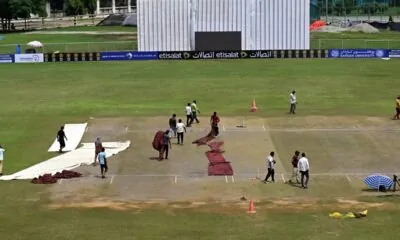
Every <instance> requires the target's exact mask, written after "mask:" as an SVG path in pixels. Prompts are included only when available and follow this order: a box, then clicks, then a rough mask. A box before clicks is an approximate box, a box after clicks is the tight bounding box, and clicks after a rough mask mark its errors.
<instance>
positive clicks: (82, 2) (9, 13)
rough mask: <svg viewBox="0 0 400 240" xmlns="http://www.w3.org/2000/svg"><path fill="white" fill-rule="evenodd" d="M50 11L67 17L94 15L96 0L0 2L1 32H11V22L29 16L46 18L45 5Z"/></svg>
mask: <svg viewBox="0 0 400 240" xmlns="http://www.w3.org/2000/svg"><path fill="white" fill-rule="evenodd" d="M48 2H49V3H50V6H51V9H60V10H62V11H63V12H64V13H65V14H66V15H67V16H76V15H83V14H94V13H95V11H96V0H65V1H64V0H0V21H1V27H2V30H3V31H10V30H12V24H11V20H12V19H16V20H20V19H21V20H26V19H29V18H30V17H31V15H38V16H39V17H42V18H45V17H49V16H47V12H46V4H47V3H48Z"/></svg>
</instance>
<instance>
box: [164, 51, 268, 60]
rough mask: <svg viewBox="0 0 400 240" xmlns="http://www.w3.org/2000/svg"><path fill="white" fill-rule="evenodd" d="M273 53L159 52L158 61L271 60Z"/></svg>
mask: <svg viewBox="0 0 400 240" xmlns="http://www.w3.org/2000/svg"><path fill="white" fill-rule="evenodd" d="M273 57H274V56H273V51H269V50H264V51H262V50H260V51H191V52H159V54H158V58H159V59H160V60H195V59H239V58H273Z"/></svg>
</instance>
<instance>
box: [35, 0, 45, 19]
mask: <svg viewBox="0 0 400 240" xmlns="http://www.w3.org/2000/svg"><path fill="white" fill-rule="evenodd" d="M31 1H32V9H31V11H32V13H33V14H37V15H39V17H42V18H44V17H48V16H47V11H46V4H47V1H46V0H31Z"/></svg>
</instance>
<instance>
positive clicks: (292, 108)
mask: <svg viewBox="0 0 400 240" xmlns="http://www.w3.org/2000/svg"><path fill="white" fill-rule="evenodd" d="M289 98H290V110H289V114H296V113H295V111H296V104H297V100H296V91H294V90H293V91H292V92H291V93H290V95H289Z"/></svg>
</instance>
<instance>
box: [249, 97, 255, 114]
mask: <svg viewBox="0 0 400 240" xmlns="http://www.w3.org/2000/svg"><path fill="white" fill-rule="evenodd" d="M255 111H257V105H256V100H255V99H253V103H252V104H251V108H250V112H255Z"/></svg>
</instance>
